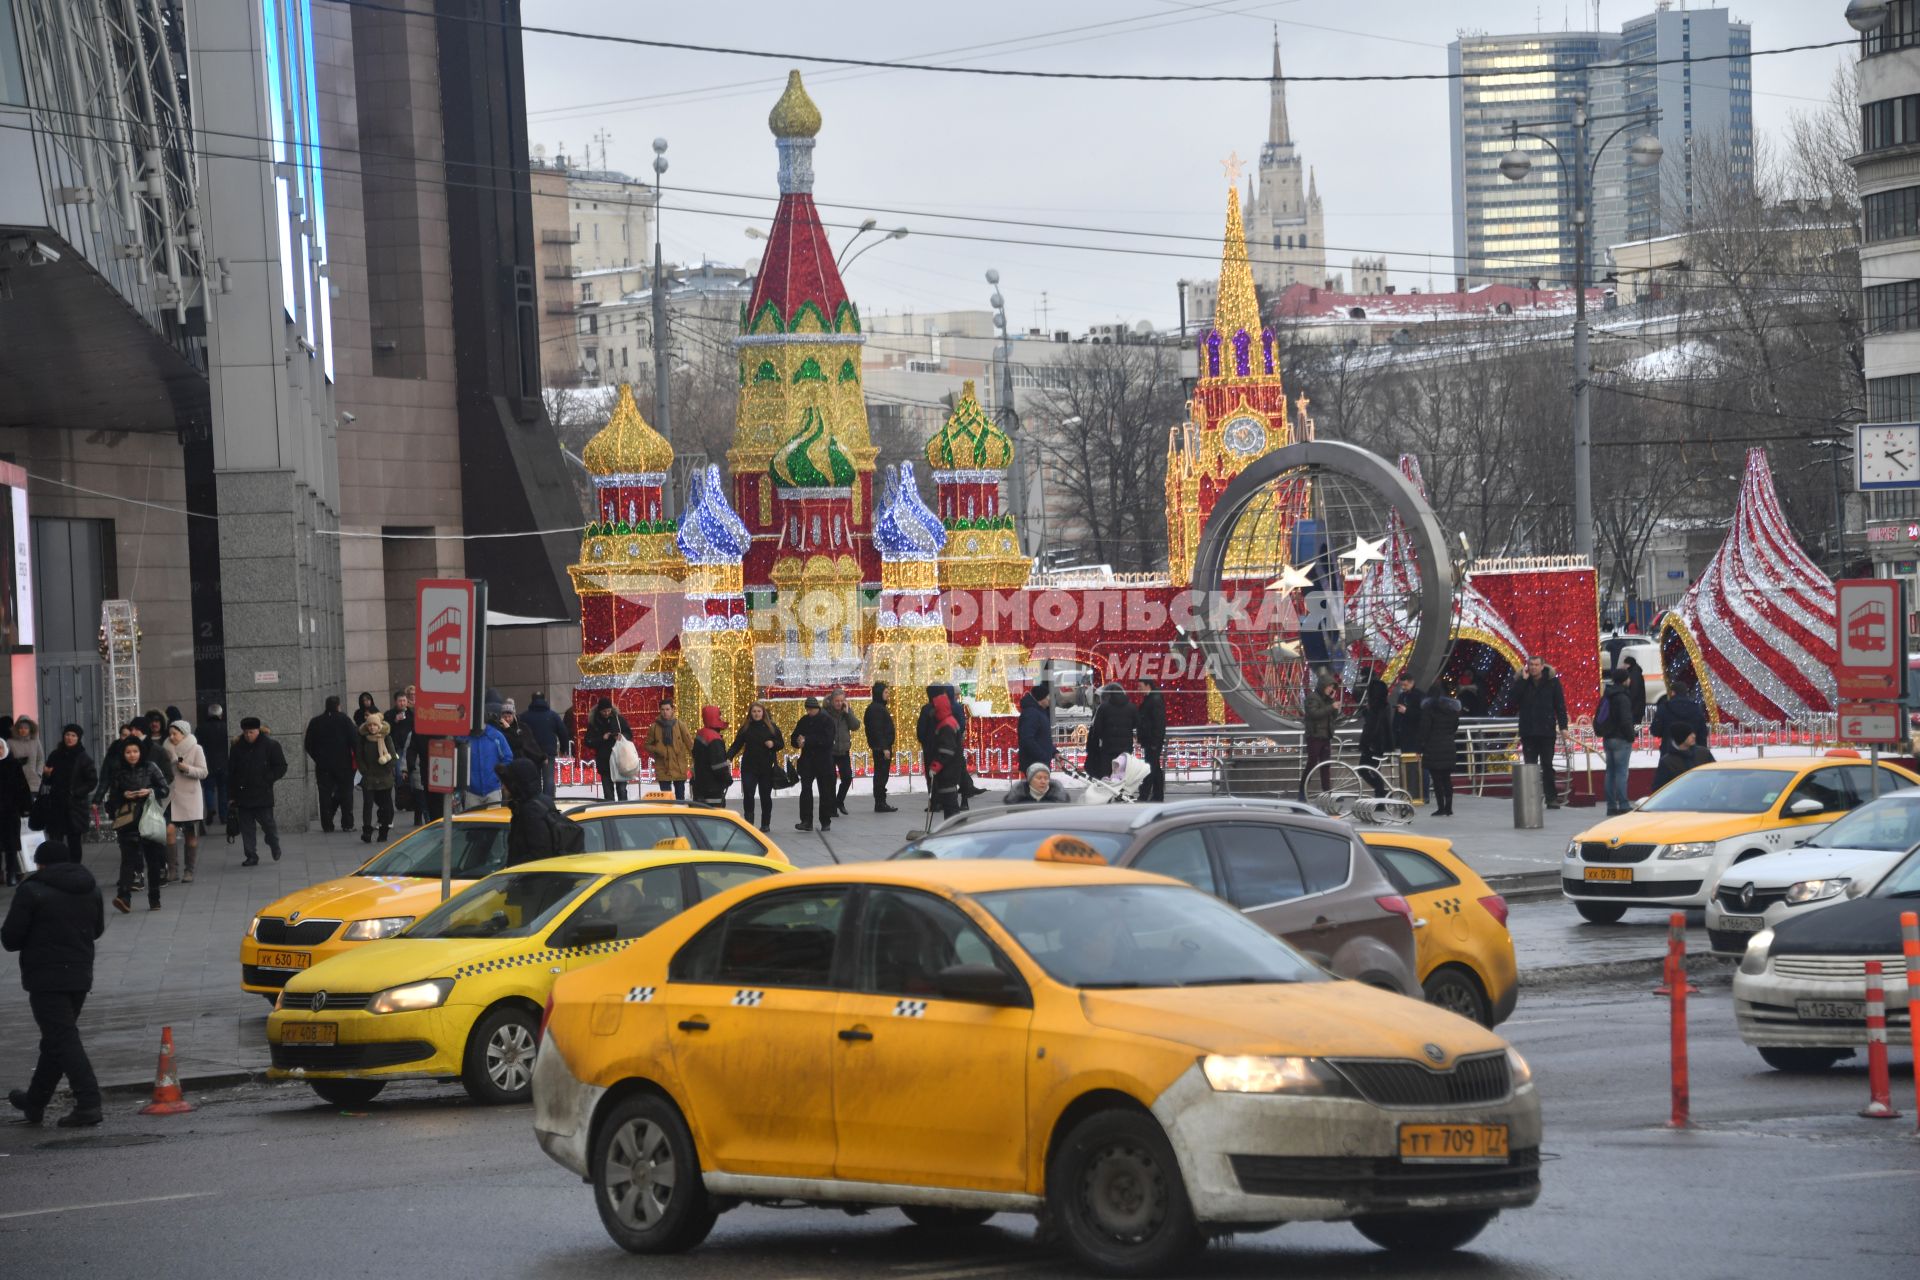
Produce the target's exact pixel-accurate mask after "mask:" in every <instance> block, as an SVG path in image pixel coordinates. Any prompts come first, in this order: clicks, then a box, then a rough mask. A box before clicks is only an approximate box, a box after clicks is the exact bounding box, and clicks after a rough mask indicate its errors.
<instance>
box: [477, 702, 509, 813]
mask: <svg viewBox="0 0 1920 1280" xmlns="http://www.w3.org/2000/svg"><path fill="white" fill-rule="evenodd" d="M504 710H506V704H505V703H501V702H489V703H488V704H487V722H486V723H485V724H483V725H481V726H480V732H478V733H476V734H474V735H473V736H472V737H470V738H468V739H467V786H466V807H467V808H469V809H475V808H478V807H479V806H481V805H483V804H496V803H498V802H499V800H500V775H499V774H497V773H495V772H494V766H495V765H502V764H505V763H507V761H509V760H511V759H513V748H512V747H511V746H509V745H507V735H506V734H504V733H502V732H500V713H501V712H502V711H504Z"/></svg>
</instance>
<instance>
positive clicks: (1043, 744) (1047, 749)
mask: <svg viewBox="0 0 1920 1280" xmlns="http://www.w3.org/2000/svg"><path fill="white" fill-rule="evenodd" d="M1019 740H1020V772H1021V774H1022V775H1025V774H1026V772H1027V771H1028V770H1029V769H1031V768H1033V766H1035V765H1037V764H1044V765H1046V766H1047V767H1048V768H1049V769H1051V768H1052V767H1053V758H1054V756H1056V755H1058V754H1059V753H1058V752H1057V751H1055V750H1054V746H1053V686H1052V685H1051V684H1049V683H1048V682H1047V681H1045V680H1042V681H1040V682H1039V683H1037V684H1035V685H1034V686H1033V688H1031V689H1029V690H1027V692H1026V693H1025V695H1023V696H1022V697H1021V699H1020V739H1019ZM1049 776H1051V775H1049Z"/></svg>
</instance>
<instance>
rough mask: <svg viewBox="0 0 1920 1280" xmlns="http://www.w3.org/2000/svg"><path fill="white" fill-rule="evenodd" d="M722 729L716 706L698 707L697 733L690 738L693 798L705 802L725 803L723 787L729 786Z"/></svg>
mask: <svg viewBox="0 0 1920 1280" xmlns="http://www.w3.org/2000/svg"><path fill="white" fill-rule="evenodd" d="M726 730H727V722H726V721H725V720H724V719H722V718H721V716H720V708H718V707H716V706H712V705H708V706H704V707H701V708H700V732H699V733H697V734H695V735H694V738H693V798H694V799H695V800H698V801H702V802H704V803H706V804H725V803H726V802H727V789H728V788H729V787H731V786H733V765H732V764H731V763H729V762H728V759H727V735H726Z"/></svg>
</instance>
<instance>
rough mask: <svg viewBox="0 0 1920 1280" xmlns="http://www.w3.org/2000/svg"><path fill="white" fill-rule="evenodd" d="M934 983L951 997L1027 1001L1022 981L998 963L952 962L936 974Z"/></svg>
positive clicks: (1007, 1002) (984, 1001) (978, 1001)
mask: <svg viewBox="0 0 1920 1280" xmlns="http://www.w3.org/2000/svg"><path fill="white" fill-rule="evenodd" d="M933 987H934V990H935V991H937V992H939V993H940V994H941V995H942V996H944V997H946V998H947V999H949V1000H968V1001H971V1002H973V1003H974V1004H1002V1005H1017V1004H1024V1003H1026V1000H1025V993H1024V992H1023V991H1022V990H1021V989H1020V984H1019V983H1018V982H1016V981H1015V980H1014V979H1013V978H1012V977H1011V976H1009V975H1008V974H1007V973H1005V972H1004V971H1002V970H1001V969H1000V968H999V966H997V965H991V964H956V965H949V966H947V967H946V968H945V969H942V970H941V971H940V972H939V973H936V974H935V975H933Z"/></svg>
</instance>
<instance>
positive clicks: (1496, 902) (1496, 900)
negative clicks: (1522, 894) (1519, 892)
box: [1480, 893, 1507, 928]
mask: <svg viewBox="0 0 1920 1280" xmlns="http://www.w3.org/2000/svg"><path fill="white" fill-rule="evenodd" d="M1480 905H1481V906H1483V907H1485V908H1486V909H1487V914H1488V915H1490V916H1492V917H1493V918H1494V919H1495V920H1498V921H1499V922H1500V926H1501V927H1502V928H1505V927H1506V923H1507V900H1506V899H1505V898H1503V897H1501V896H1500V895H1499V894H1497V893H1490V894H1488V895H1487V896H1486V897H1484V898H1482V899H1480Z"/></svg>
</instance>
